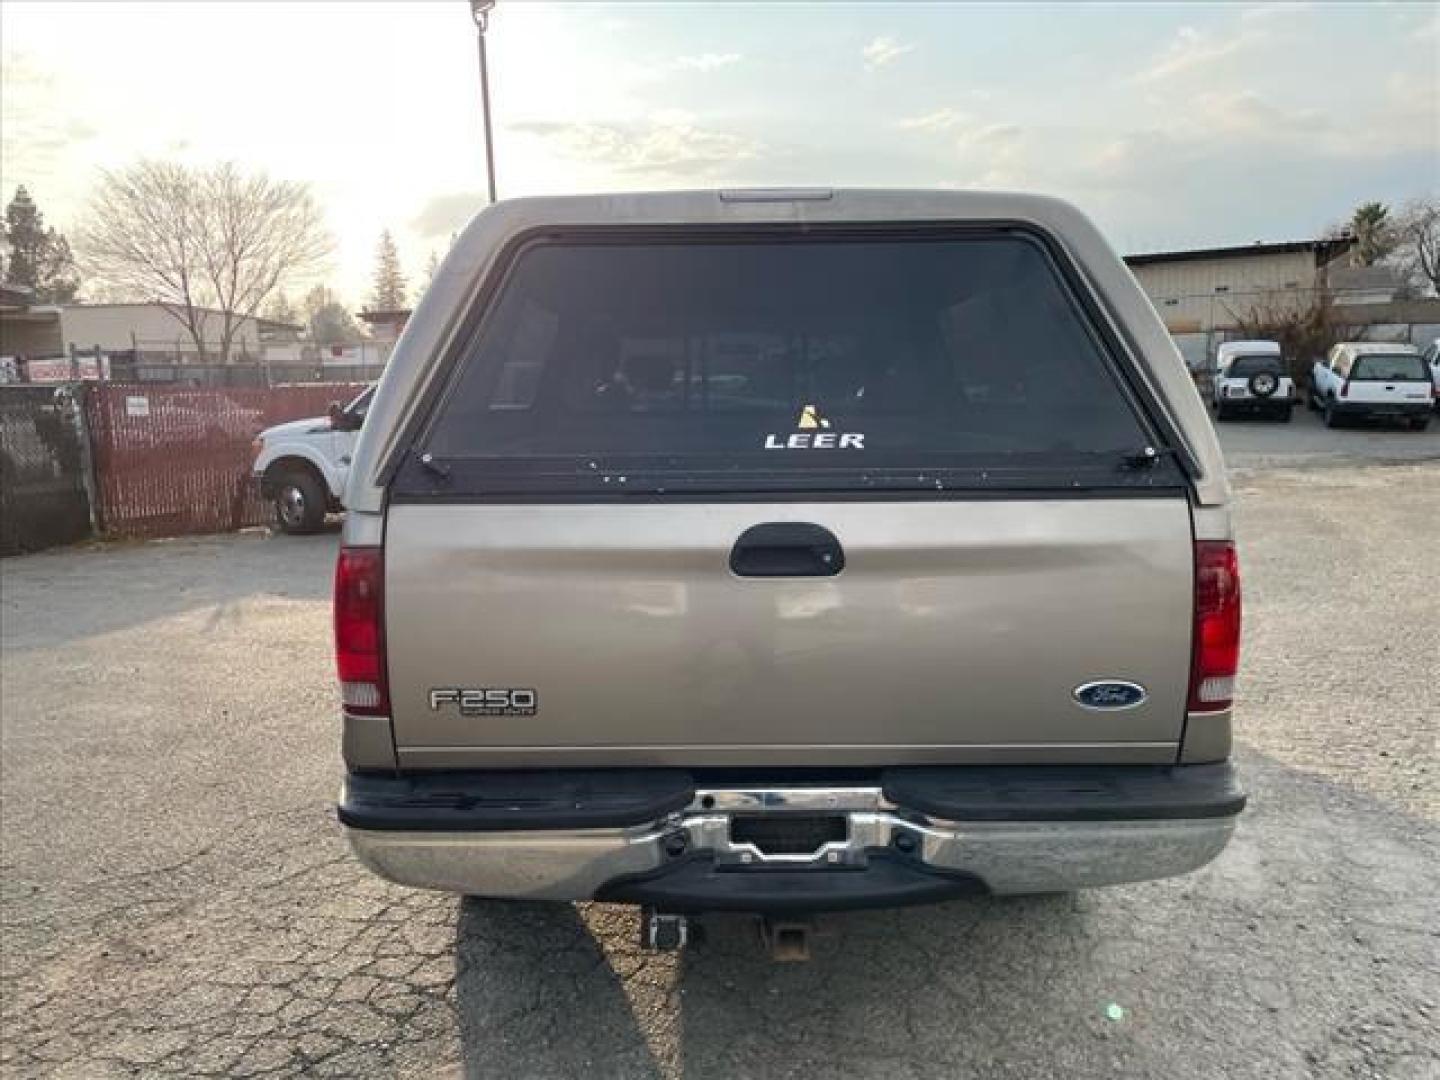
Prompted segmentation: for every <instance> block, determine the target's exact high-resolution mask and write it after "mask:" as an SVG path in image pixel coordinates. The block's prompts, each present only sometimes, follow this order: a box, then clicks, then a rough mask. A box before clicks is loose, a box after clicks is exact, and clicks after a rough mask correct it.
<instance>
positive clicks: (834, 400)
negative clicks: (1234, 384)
mask: <svg viewBox="0 0 1440 1080" xmlns="http://www.w3.org/2000/svg"><path fill="white" fill-rule="evenodd" d="M512 258H513V262H512V263H510V264H509V265H508V266H507V268H506V269H505V270H504V271H503V272H502V275H501V277H500V279H499V281H498V282H497V283H495V285H494V293H493V295H494V299H493V300H489V299H483V300H481V301H479V302H480V303H482V304H485V305H488V306H487V307H486V308H485V309H484V310H483V311H481V312H479V313H477V318H476V319H475V320H473V324H474V329H473V330H471V331H469V333H470V334H471V335H472V336H471V337H470V338H469V339H468V340H467V341H465V342H464V343H463V344H462V345H461V347H460V348H459V350H458V351H457V354H456V356H455V357H454V358H453V360H452V361H451V363H452V364H453V367H452V369H451V370H450V372H449V374H448V376H447V379H448V381H446V382H445V383H444V386H443V389H442V391H441V393H440V395H439V397H438V399H437V400H436V401H435V402H434V403H433V404H431V405H430V406H429V408H430V412H429V413H428V414H427V415H426V416H424V417H423V418H420V419H418V420H417V424H416V425H415V427H416V430H415V431H414V432H413V433H408V434H407V435H406V438H405V440H404V446H405V452H404V456H403V460H401V461H399V462H398V463H397V466H396V469H397V471H396V473H395V475H394V477H393V479H392V481H391V483H390V488H389V504H388V509H387V511H386V526H385V553H384V559H385V575H386V578H385V620H386V625H385V636H386V642H387V648H388V662H389V682H390V692H391V708H392V714H393V721H394V736H395V743H396V747H397V749H398V752H399V755H400V760H401V763H402V765H405V766H433V767H436V768H445V767H473V766H497V765H499V766H503V765H513V766H525V767H528V766H541V765H548V766H557V765H576V766H579V765H662V764H673V765H685V766H699V765H729V764H737V765H746V766H760V765H777V766H778V765H800V764H804V765H839V764H854V765H884V764H896V763H902V762H925V761H972V760H973V761H1007V760H1016V761H1022V760H1045V761H1084V760H1105V761H1164V760H1173V758H1174V754H1175V746H1176V743H1177V741H1178V740H1179V738H1180V735H1181V727H1182V724H1183V721H1184V714H1185V703H1184V695H1185V692H1186V687H1187V682H1188V679H1187V674H1188V668H1189V662H1190V647H1191V641H1190V637H1191V627H1192V622H1193V620H1192V617H1191V616H1192V613H1191V605H1192V582H1193V569H1192V560H1193V547H1192V539H1191V527H1190V516H1189V503H1188V500H1187V486H1186V483H1187V482H1186V479H1185V477H1184V475H1183V473H1182V472H1181V471H1180V468H1179V466H1178V465H1177V463H1176V461H1175V459H1174V456H1173V455H1170V454H1167V453H1165V452H1164V451H1165V447H1164V444H1163V441H1162V439H1161V437H1160V435H1159V434H1158V432H1157V430H1156V426H1155V424H1154V423H1153V420H1152V418H1151V416H1149V415H1147V414H1146V412H1145V408H1144V405H1143V403H1142V402H1140V401H1139V400H1138V398H1137V396H1136V391H1135V387H1134V385H1133V383H1131V382H1129V381H1128V380H1127V377H1126V375H1125V371H1124V369H1123V367H1122V360H1121V359H1120V356H1121V352H1122V350H1121V347H1120V346H1119V345H1118V344H1117V343H1116V342H1115V341H1114V340H1113V339H1112V338H1109V337H1107V336H1106V335H1107V334H1108V333H1109V331H1108V330H1106V329H1105V325H1104V323H1103V321H1102V320H1099V319H1098V318H1096V317H1095V312H1094V309H1093V308H1090V307H1087V306H1086V303H1087V302H1086V300H1085V294H1084V293H1083V292H1082V291H1081V290H1082V285H1081V284H1080V283H1079V282H1078V280H1077V279H1076V278H1075V277H1074V276H1073V275H1072V274H1071V273H1070V272H1069V271H1068V270H1067V269H1066V265H1067V264H1065V263H1064V262H1063V260H1062V259H1061V258H1060V257H1059V253H1058V252H1057V251H1056V250H1055V249H1054V248H1053V247H1052V246H1051V245H1050V244H1049V243H1048V241H1046V240H1045V239H1044V238H1042V237H1038V236H1035V235H1031V234H1029V233H1027V232H1024V231H1022V230H1018V229H1012V228H1010V227H1008V226H1007V227H1003V228H999V227H997V228H994V229H984V230H979V229H975V228H965V227H963V226H956V227H955V228H954V229H953V230H952V229H950V228H948V227H938V226H937V227H935V228H926V229H921V228H919V227H918V226H914V227H906V228H897V229H895V230H894V231H893V232H892V231H889V230H888V229H887V230H883V231H882V230H865V231H860V232H857V231H855V230H851V229H848V228H847V229H838V228H837V229H834V230H826V229H823V228H817V227H810V226H807V227H804V228H801V229H794V228H790V227H788V226H787V227H785V228H784V229H780V228H779V227H777V230H769V231H763V230H762V231H761V232H755V231H753V230H751V231H744V232H741V233H736V232H731V231H725V230H720V231H715V230H708V231H701V232H699V233H688V232H685V231H683V230H679V231H667V232H655V231H650V232H646V233H644V234H641V235H635V236H631V235H628V234H604V235H595V234H593V233H581V234H577V235H573V236H571V235H567V234H564V233H563V232H560V233H556V234H554V235H551V234H547V235H546V236H545V237H544V238H542V239H539V240H536V241H535V242H534V243H533V244H530V245H529V246H522V247H521V248H520V249H518V252H517V253H515V254H514V255H513V256H512ZM484 295H486V296H489V295H490V293H489V292H487V293H485V294H484ZM1097 682H1100V683H1110V684H1114V685H1112V686H1110V687H1109V688H1108V690H1107V691H1099V692H1096V693H1097V696H1098V697H1101V698H1104V699H1105V700H1104V701H1103V702H1097V701H1096V700H1095V699H1094V698H1089V699H1088V700H1090V705H1091V707H1087V706H1086V705H1084V704H1082V703H1081V700H1080V697H1085V696H1086V695H1083V694H1080V690H1081V688H1083V687H1085V686H1086V685H1087V684H1090V683H1097ZM1118 684H1127V685H1123V686H1121V685H1118ZM1077 695H1079V696H1077ZM1097 704H1098V705H1099V706H1100V707H1094V706H1096V705H1097Z"/></svg>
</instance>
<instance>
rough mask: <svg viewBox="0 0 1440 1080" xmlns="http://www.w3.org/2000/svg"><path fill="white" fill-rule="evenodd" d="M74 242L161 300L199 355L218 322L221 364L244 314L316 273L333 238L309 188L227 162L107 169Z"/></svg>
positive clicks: (127, 287) (104, 278) (94, 270)
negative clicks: (284, 287) (286, 286)
mask: <svg viewBox="0 0 1440 1080" xmlns="http://www.w3.org/2000/svg"><path fill="white" fill-rule="evenodd" d="M77 240H78V246H79V248H80V251H81V257H82V260H83V261H84V263H85V264H86V266H87V268H88V269H89V270H90V273H91V274H92V275H93V276H94V277H95V278H96V279H97V280H99V281H100V282H101V283H103V284H105V285H108V286H110V287H111V288H113V289H116V290H118V291H122V292H124V293H126V294H128V295H131V296H133V297H135V298H137V299H143V300H151V301H154V302H156V303H158V304H160V305H161V306H163V307H164V308H165V310H167V311H169V312H170V314H172V315H173V316H175V318H176V319H177V320H179V322H180V323H181V325H183V326H184V327H185V329H186V331H187V332H188V333H189V334H190V337H191V338H192V339H193V340H194V342H195V348H196V351H197V352H198V353H199V355H200V357H201V359H202V360H203V359H204V358H205V357H206V355H207V353H208V351H209V350H208V347H207V340H209V339H207V329H208V328H209V326H210V324H211V323H212V321H214V322H218V327H217V330H218V343H219V353H220V360H221V361H222V362H226V361H228V360H229V359H230V348H231V345H232V343H233V342H234V340H235V335H236V334H237V333H238V332H239V330H240V327H241V325H242V324H243V323H244V321H245V320H246V319H248V318H251V317H252V316H254V314H255V313H256V312H257V311H258V310H259V309H260V306H261V305H262V304H264V303H265V300H266V299H267V298H268V297H269V296H270V295H271V294H272V293H274V292H275V290H276V289H278V288H280V287H281V285H282V284H284V283H285V282H287V281H290V280H293V279H295V278H300V277H304V276H307V275H309V274H311V273H313V272H314V271H315V270H318V269H319V268H320V266H321V265H322V264H323V262H324V261H325V259H326V257H327V256H328V255H329V253H330V250H331V244H332V242H331V239H330V235H329V233H328V232H327V231H326V229H325V226H324V222H323V219H322V217H321V213H320V209H319V207H318V206H317V204H316V203H315V200H314V198H313V197H312V196H311V194H310V190H309V188H308V187H307V186H306V185H304V184H296V183H291V182H289V181H284V180H275V179H272V178H270V177H268V176H266V175H264V174H263V173H255V174H252V175H246V174H244V173H241V172H240V171H239V170H238V169H236V167H235V166H234V165H233V164H230V163H228V162H227V163H224V164H221V165H216V166H213V167H211V168H208V169H191V168H187V167H186V166H184V165H179V164H175V163H173V162H162V161H142V162H140V163H139V164H136V165H133V166H131V167H129V168H127V169H123V170H120V171H119V172H113V173H109V172H107V173H105V174H104V178H103V179H102V180H101V182H100V187H99V189H98V190H97V192H96V194H95V196H94V199H93V200H92V203H91V206H90V212H89V216H88V217H87V219H86V221H85V222H84V224H83V225H82V227H81V229H80V232H79V235H78V237H77Z"/></svg>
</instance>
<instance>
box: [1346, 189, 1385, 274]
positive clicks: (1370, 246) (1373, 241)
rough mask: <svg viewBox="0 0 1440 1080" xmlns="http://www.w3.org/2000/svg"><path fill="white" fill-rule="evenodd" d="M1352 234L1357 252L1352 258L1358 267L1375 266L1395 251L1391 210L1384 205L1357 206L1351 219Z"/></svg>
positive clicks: (1352, 254)
mask: <svg viewBox="0 0 1440 1080" xmlns="http://www.w3.org/2000/svg"><path fill="white" fill-rule="evenodd" d="M1350 233H1351V235H1353V236H1354V237H1355V250H1354V251H1353V252H1352V253H1351V256H1350V258H1351V261H1352V262H1353V263H1355V265H1357V266H1374V265H1375V264H1376V263H1378V262H1380V261H1381V260H1382V259H1384V258H1385V257H1386V256H1387V255H1389V254H1390V253H1391V252H1392V251H1394V250H1395V239H1396V238H1395V230H1394V228H1393V226H1392V224H1391V221H1390V208H1389V207H1388V206H1386V205H1385V204H1384V203H1378V202H1368V203H1362V204H1361V205H1359V206H1357V207H1356V208H1355V213H1354V214H1352V215H1351V217H1350Z"/></svg>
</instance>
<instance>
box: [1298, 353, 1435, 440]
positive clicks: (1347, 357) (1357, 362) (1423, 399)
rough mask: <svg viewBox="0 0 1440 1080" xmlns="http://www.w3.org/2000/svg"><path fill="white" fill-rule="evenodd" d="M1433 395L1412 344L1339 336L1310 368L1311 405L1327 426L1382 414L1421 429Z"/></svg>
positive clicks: (1425, 372) (1423, 366)
mask: <svg viewBox="0 0 1440 1080" xmlns="http://www.w3.org/2000/svg"><path fill="white" fill-rule="evenodd" d="M1434 401H1435V384H1434V383H1433V382H1432V381H1431V376H1430V372H1429V371H1428V370H1427V369H1426V367H1425V362H1424V361H1423V360H1422V359H1421V358H1420V350H1418V349H1416V348H1415V347H1414V346H1413V345H1390V344H1384V343H1381V342H1355V341H1346V342H1341V343H1340V344H1339V345H1336V346H1335V347H1334V348H1332V349H1331V350H1330V355H1329V356H1327V357H1326V358H1325V359H1324V360H1321V361H1316V363H1315V366H1314V368H1313V369H1312V370H1311V372H1310V407H1311V408H1312V409H1318V410H1319V411H1321V412H1322V413H1324V414H1325V426H1326V427H1336V426H1338V425H1339V424H1341V423H1343V422H1344V421H1345V420H1348V419H1352V418H1365V419H1371V418H1377V419H1379V418H1384V419H1398V420H1404V421H1407V422H1408V423H1409V425H1410V428H1411V430H1412V431H1424V430H1425V429H1426V428H1427V427H1429V425H1430V413H1431V410H1432V408H1433V407H1434Z"/></svg>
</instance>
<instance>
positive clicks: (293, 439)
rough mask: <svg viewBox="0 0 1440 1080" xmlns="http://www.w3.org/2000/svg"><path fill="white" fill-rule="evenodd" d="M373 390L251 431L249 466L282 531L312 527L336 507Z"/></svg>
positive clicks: (316, 528)
mask: <svg viewBox="0 0 1440 1080" xmlns="http://www.w3.org/2000/svg"><path fill="white" fill-rule="evenodd" d="M374 396H375V388H374V387H373V386H371V387H369V388H367V389H366V390H365V391H364V392H363V393H361V394H360V396H359V397H357V398H356V399H355V400H354V401H352V402H350V404H349V405H346V406H344V407H341V405H340V404H339V403H338V402H337V403H335V404H333V405H331V406H330V415H328V416H312V417H309V418H308V419H305V420H292V421H290V422H289V423H288V424H276V425H275V426H274V427H272V428H266V429H265V430H264V431H262V432H261V433H260V434H259V435H257V436H256V437H255V442H254V449H255V464H254V466H253V467H252V471H253V473H254V475H255V479H256V481H257V482H258V483H259V485H260V494H261V496H262V497H263V498H264V499H265V501H266V502H268V503H270V505H271V506H272V507H274V510H275V523H276V524H277V525H278V526H279V527H280V529H281V530H282V531H284V532H287V533H312V532H317V531H319V529H320V528H321V527H322V526H323V525H324V524H325V515H326V514H327V513H331V512H337V511H339V510H340V509H341V505H340V499H341V496H342V495H344V493H345V480H346V478H347V477H348V476H349V475H350V458H351V455H353V454H354V452H355V442H356V440H357V439H358V438H359V437H360V428H361V427H362V426H363V425H364V423H365V413H366V412H367V411H368V410H369V408H370V399H371V398H372V397H374Z"/></svg>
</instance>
